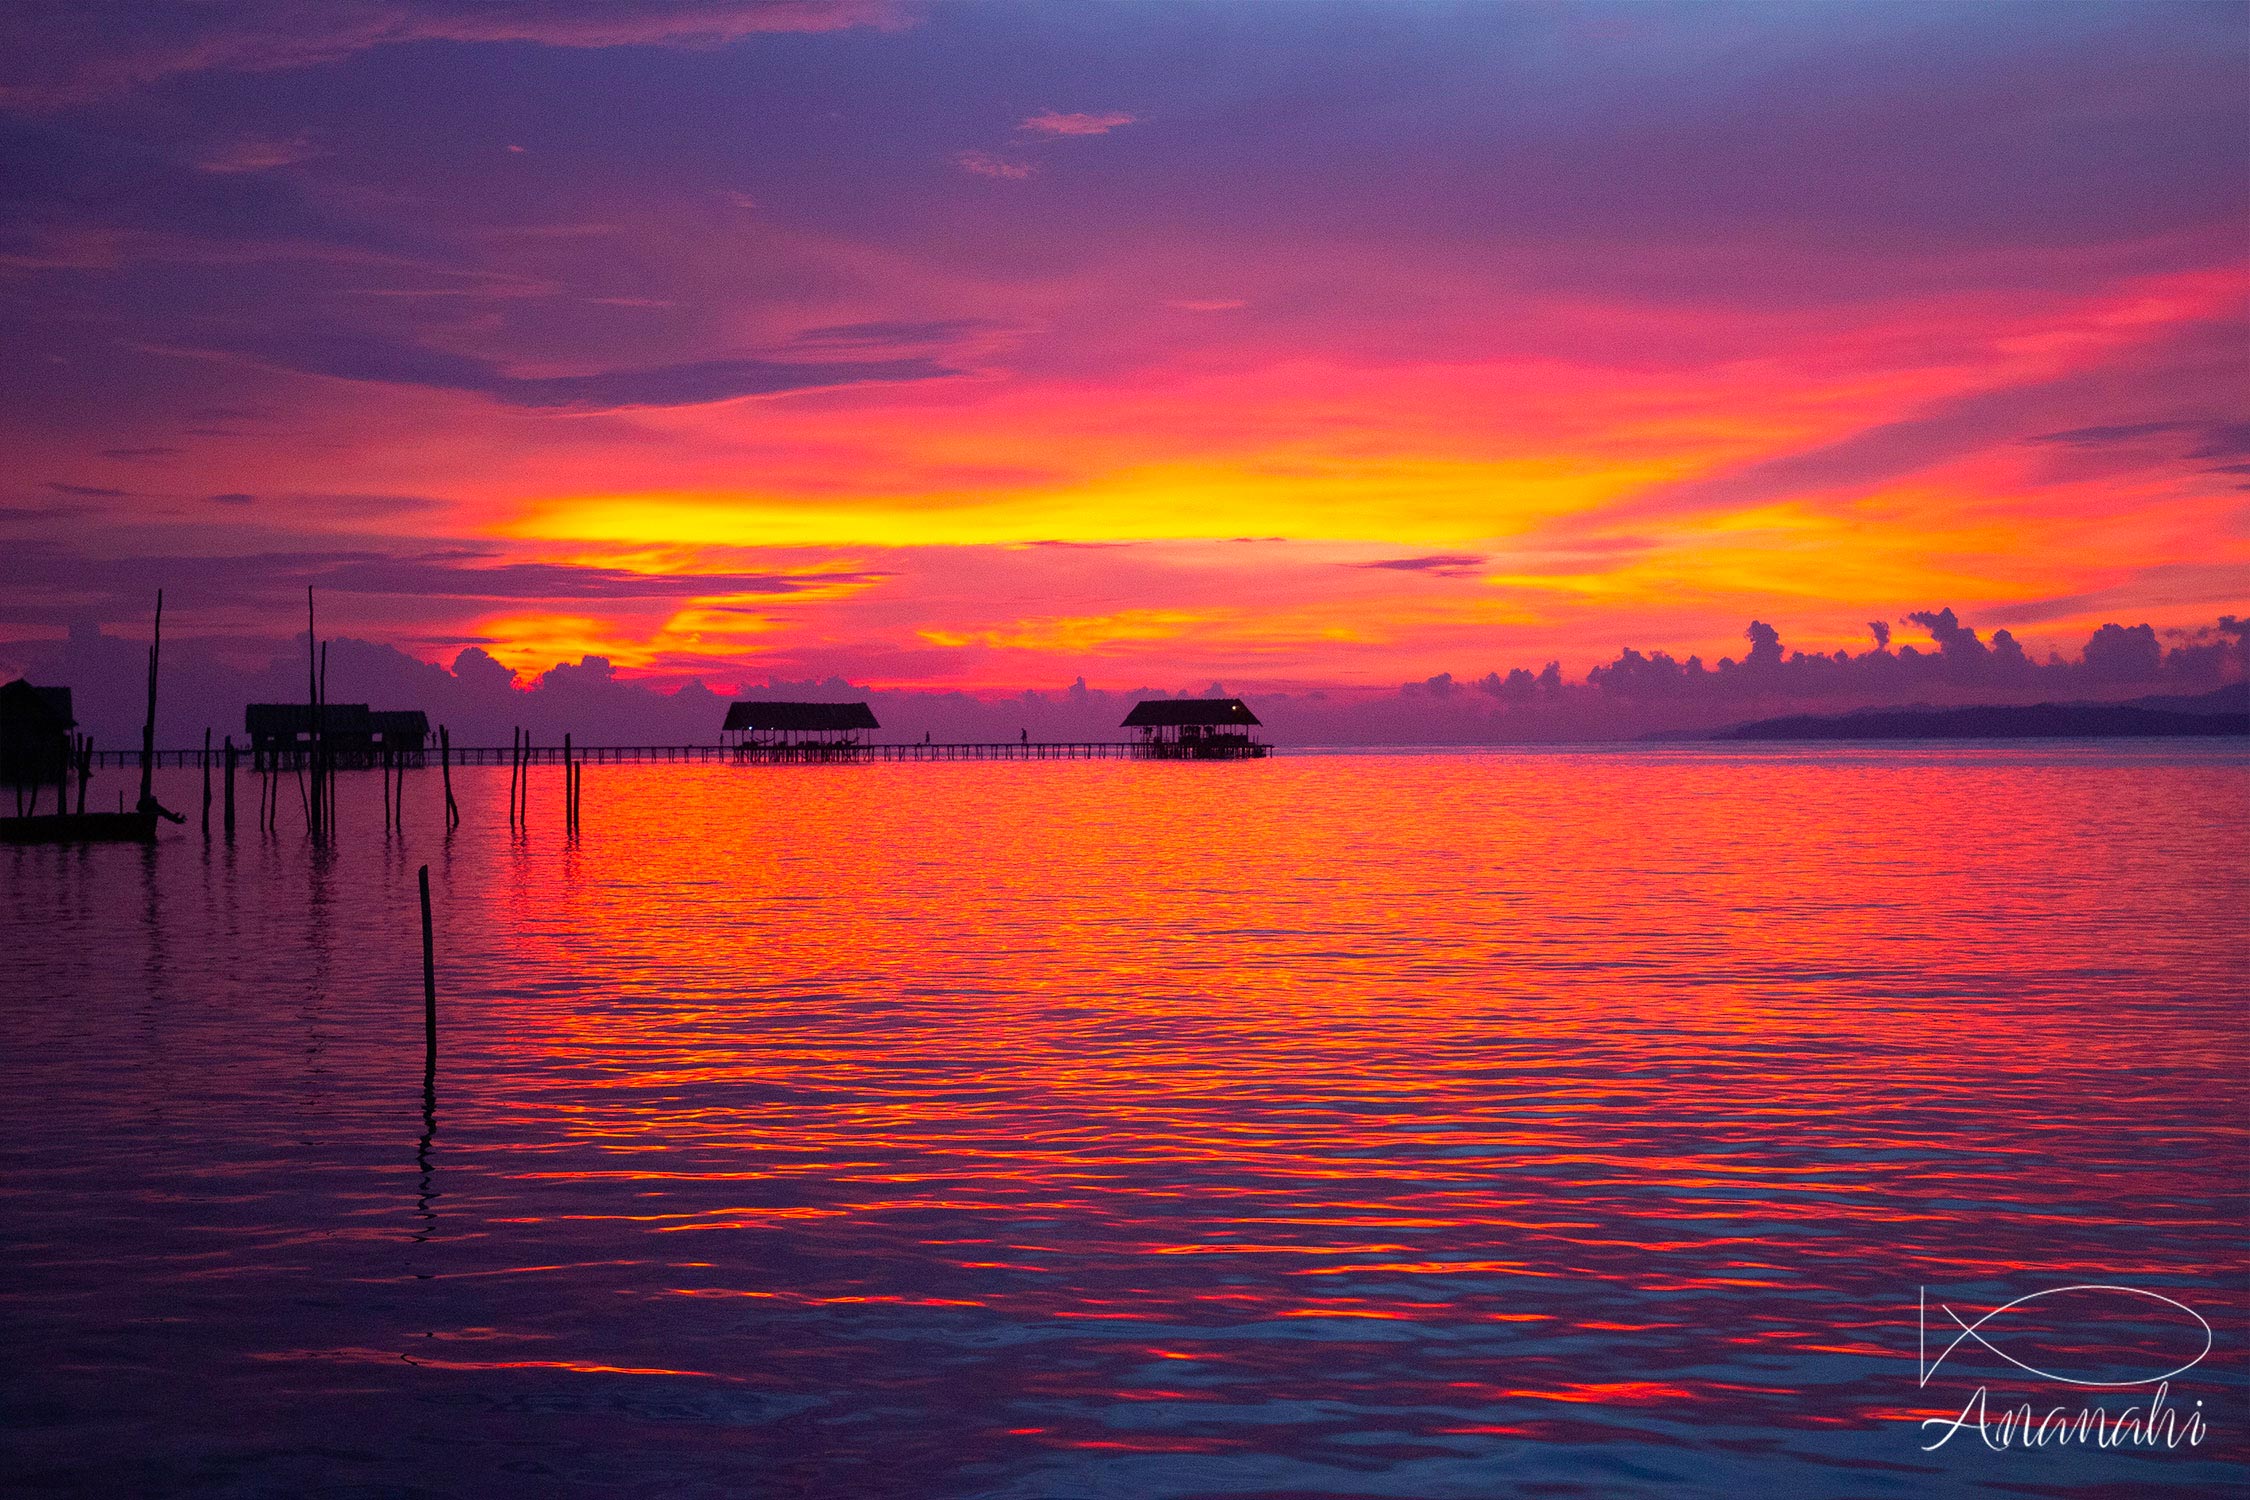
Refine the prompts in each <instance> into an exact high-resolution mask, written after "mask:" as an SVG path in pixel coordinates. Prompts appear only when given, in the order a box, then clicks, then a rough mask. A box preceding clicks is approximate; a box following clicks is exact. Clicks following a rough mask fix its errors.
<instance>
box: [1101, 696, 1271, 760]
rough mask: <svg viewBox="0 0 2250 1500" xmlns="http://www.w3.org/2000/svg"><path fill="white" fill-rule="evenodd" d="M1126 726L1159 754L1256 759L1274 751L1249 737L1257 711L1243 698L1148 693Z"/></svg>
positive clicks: (1156, 756) (1157, 756)
mask: <svg viewBox="0 0 2250 1500" xmlns="http://www.w3.org/2000/svg"><path fill="white" fill-rule="evenodd" d="M1123 727H1124V728H1127V729H1138V730H1139V731H1140V732H1141V742H1142V744H1143V745H1144V746H1146V747H1147V753H1148V754H1149V755H1150V756H1151V757H1153V758H1154V759H1157V760H1173V759H1176V760H1237V759H1253V760H1254V759H1257V758H1259V757H1262V756H1265V755H1267V754H1270V753H1271V751H1272V747H1271V746H1270V745H1267V744H1265V743H1263V742H1261V741H1259V740H1254V739H1252V738H1251V737H1250V731H1251V730H1252V729H1255V728H1258V727H1260V726H1259V722H1258V716H1257V715H1256V714H1254V713H1252V712H1250V705H1249V704H1247V703H1244V702H1243V701H1242V700H1241V699H1240V698H1150V699H1148V700H1146V701H1144V702H1141V703H1137V704H1135V705H1134V706H1133V711H1132V712H1131V713H1129V714H1127V715H1126V716H1125V723H1124V726H1123Z"/></svg>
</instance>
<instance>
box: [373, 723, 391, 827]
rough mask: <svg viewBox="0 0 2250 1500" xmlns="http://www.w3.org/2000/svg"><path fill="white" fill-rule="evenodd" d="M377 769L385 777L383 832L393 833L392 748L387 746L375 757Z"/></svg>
mask: <svg viewBox="0 0 2250 1500" xmlns="http://www.w3.org/2000/svg"><path fill="white" fill-rule="evenodd" d="M375 769H376V770H378V771H380V772H381V773H382V775H383V831H384V832H385V833H389V832H390V831H391V747H390V746H388V745H385V746H384V747H383V751H382V753H381V754H380V755H378V756H376V757H375Z"/></svg>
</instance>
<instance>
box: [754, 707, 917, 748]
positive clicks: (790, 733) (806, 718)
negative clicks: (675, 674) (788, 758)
mask: <svg viewBox="0 0 2250 1500" xmlns="http://www.w3.org/2000/svg"><path fill="white" fill-rule="evenodd" d="M882 727H883V726H882V725H880V724H878V723H876V722H875V711H874V710H873V709H871V708H869V707H868V706H867V705H866V704H864V703H761V702H745V703H736V704H732V705H730V706H729V707H728V709H727V719H726V723H725V724H724V725H722V726H721V733H722V734H724V735H726V736H727V737H728V739H727V742H728V743H729V744H731V745H733V746H734V747H735V749H736V750H737V751H738V752H741V753H744V754H751V753H756V752H760V751H783V750H799V749H802V750H806V751H825V752H838V751H842V752H849V751H851V750H854V749H857V748H858V746H859V731H860V730H862V729H880V728H882Z"/></svg>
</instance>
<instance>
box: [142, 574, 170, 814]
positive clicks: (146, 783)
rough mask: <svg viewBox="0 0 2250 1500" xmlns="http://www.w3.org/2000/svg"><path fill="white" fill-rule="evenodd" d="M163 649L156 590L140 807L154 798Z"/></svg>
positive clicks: (160, 603) (160, 600)
mask: <svg viewBox="0 0 2250 1500" xmlns="http://www.w3.org/2000/svg"><path fill="white" fill-rule="evenodd" d="M163 649H164V590H162V589H158V590H157V591H156V628H155V629H154V630H152V631H151V632H150V633H149V642H148V717H147V718H146V719H144V720H143V721H142V723H141V803H140V805H141V807H142V808H143V809H144V810H145V809H146V808H147V807H148V805H149V804H150V803H152V802H154V801H155V800H156V659H157V653H158V652H160V651H162V650H163Z"/></svg>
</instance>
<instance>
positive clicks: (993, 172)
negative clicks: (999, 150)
mask: <svg viewBox="0 0 2250 1500" xmlns="http://www.w3.org/2000/svg"><path fill="white" fill-rule="evenodd" d="M953 165H955V166H957V167H959V168H960V169H961V170H962V171H964V172H974V173H975V174H976V175H977V176H979V177H1002V178H1007V179H1009V180H1012V181H1020V180H1021V179H1023V178H1026V177H1029V176H1030V175H1031V174H1032V172H1033V171H1034V170H1036V169H1035V168H1033V166H1032V165H1031V163H1029V162H1026V161H1010V160H1008V158H1006V157H1005V156H994V155H993V154H992V153H991V152H989V151H956V152H955V153H954V154H953Z"/></svg>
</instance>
